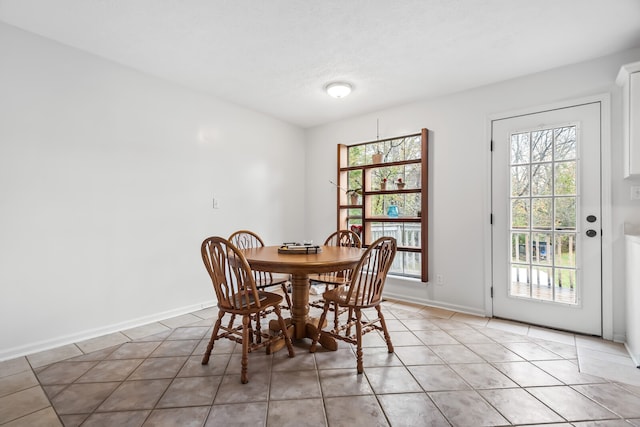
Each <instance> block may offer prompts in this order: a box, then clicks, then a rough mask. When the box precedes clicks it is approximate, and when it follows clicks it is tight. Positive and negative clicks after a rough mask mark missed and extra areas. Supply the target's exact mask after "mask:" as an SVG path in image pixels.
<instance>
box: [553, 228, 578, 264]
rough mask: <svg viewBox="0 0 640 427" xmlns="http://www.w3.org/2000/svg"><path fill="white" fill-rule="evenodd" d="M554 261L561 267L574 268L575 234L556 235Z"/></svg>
mask: <svg viewBox="0 0 640 427" xmlns="http://www.w3.org/2000/svg"><path fill="white" fill-rule="evenodd" d="M555 261H556V265H558V266H561V267H573V268H575V267H576V234H575V233H562V234H561V233H557V234H556V245H555Z"/></svg>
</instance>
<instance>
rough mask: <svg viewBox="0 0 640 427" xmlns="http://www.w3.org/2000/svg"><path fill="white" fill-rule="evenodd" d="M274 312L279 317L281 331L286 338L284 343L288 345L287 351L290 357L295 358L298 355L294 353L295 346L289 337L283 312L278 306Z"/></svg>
mask: <svg viewBox="0 0 640 427" xmlns="http://www.w3.org/2000/svg"><path fill="white" fill-rule="evenodd" d="M274 311H275V312H276V315H277V316H278V324H279V325H280V329H281V330H282V337H283V338H284V342H285V343H286V344H287V350H289V357H293V356H295V355H296V353H295V352H294V351H293V344H291V337H289V331H288V330H287V324H286V323H284V319H283V318H282V312H281V311H280V307H278V306H277V305H276V306H275V307H274Z"/></svg>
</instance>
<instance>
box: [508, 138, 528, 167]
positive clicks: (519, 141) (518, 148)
mask: <svg viewBox="0 0 640 427" xmlns="http://www.w3.org/2000/svg"><path fill="white" fill-rule="evenodd" d="M530 150H531V147H530V145H529V133H528V132H527V133H518V134H515V135H512V136H511V164H512V165H520V164H523V163H530V162H531V160H530Z"/></svg>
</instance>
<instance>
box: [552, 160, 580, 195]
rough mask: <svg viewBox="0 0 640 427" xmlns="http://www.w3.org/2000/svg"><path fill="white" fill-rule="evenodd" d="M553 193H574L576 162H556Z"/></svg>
mask: <svg viewBox="0 0 640 427" xmlns="http://www.w3.org/2000/svg"><path fill="white" fill-rule="evenodd" d="M555 194H556V196H563V195H568V196H572V195H574V194H576V162H574V161H571V162H560V163H556V170H555Z"/></svg>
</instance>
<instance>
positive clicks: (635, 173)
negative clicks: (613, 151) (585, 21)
mask: <svg viewBox="0 0 640 427" xmlns="http://www.w3.org/2000/svg"><path fill="white" fill-rule="evenodd" d="M616 83H617V84H618V85H619V86H622V103H623V107H622V111H623V113H622V114H623V126H624V129H623V132H624V136H623V137H624V156H625V158H624V177H625V178H629V177H640V62H634V63H632V64H627V65H623V66H622V68H621V69H620V73H618V78H617V79H616Z"/></svg>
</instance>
